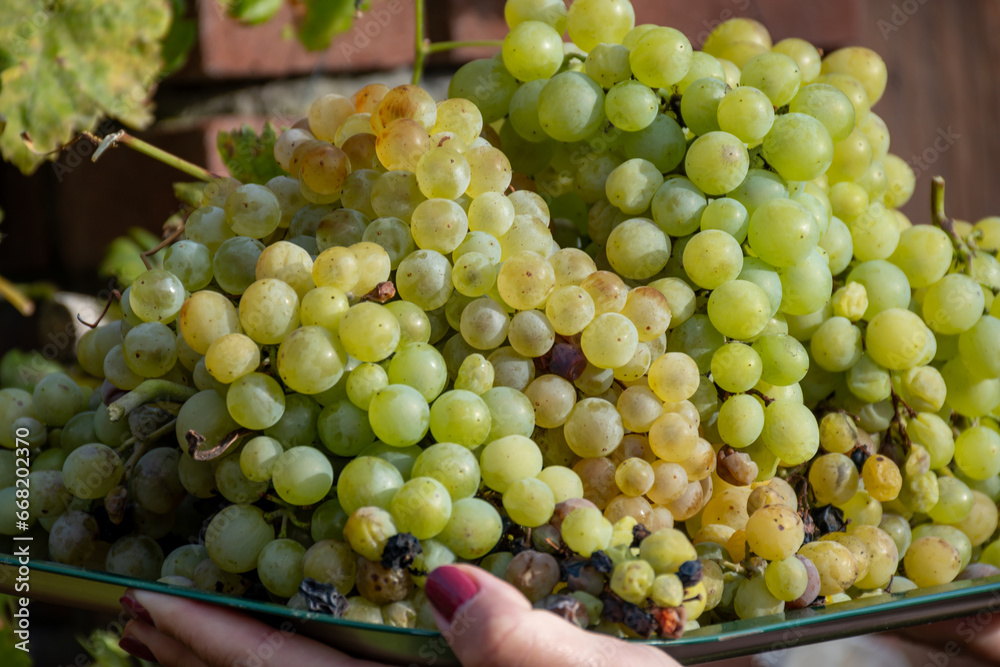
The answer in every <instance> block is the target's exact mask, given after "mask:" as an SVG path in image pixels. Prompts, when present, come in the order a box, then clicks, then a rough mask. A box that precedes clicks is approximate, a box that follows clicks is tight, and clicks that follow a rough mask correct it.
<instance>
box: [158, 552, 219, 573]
mask: <svg viewBox="0 0 1000 667" xmlns="http://www.w3.org/2000/svg"><path fill="white" fill-rule="evenodd" d="M206 558H208V551H207V550H206V549H205V547H204V546H202V545H200V544H185V545H182V546H179V547H177V548H176V549H174V550H173V551H171V552H170V553H169V554H167V557H166V558H164V559H163V565H162V566H161V567H160V576H161V577H170V576H180V577H185V578H187V579H193V578H194V570H195V568H196V567H198V564H199V563H200V562H201V561H203V560H205V559H206Z"/></svg>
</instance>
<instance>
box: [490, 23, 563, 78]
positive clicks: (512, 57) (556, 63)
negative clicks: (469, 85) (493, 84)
mask: <svg viewBox="0 0 1000 667" xmlns="http://www.w3.org/2000/svg"><path fill="white" fill-rule="evenodd" d="M502 53H503V64H504V67H506V68H507V71H508V72H510V73H511V75H513V76H514V78H516V79H518V80H520V81H534V80H535V79H547V78H549V77H550V76H552V75H553V74H555V73H556V72H557V71H559V68H560V67H561V66H562V61H563V44H562V37H561V36H560V34H559V32H557V31H556V29H555V28H553V27H552V26H551V25H549V24H548V23H544V22H542V21H535V20H528V21H523V22H521V23H518V24H516V25H514V26H512V27H511V29H510V32H508V33H507V35H506V36H505V37H504V40H503V50H502Z"/></svg>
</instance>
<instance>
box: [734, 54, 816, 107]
mask: <svg viewBox="0 0 1000 667" xmlns="http://www.w3.org/2000/svg"><path fill="white" fill-rule="evenodd" d="M740 69H741V74H740V86H741V87H742V86H750V87H752V88H757V89H758V90H760V91H762V92H763V93H764V94H765V95H767V97H768V98H769V99H770V100H771V103H772V104H773V105H774V106H775V107H781V106H784V105H786V104H788V103H789V102H791V101H792V98H794V97H795V94H796V93H797V92H798V91H799V86H800V85H801V83H802V73H801V72H800V71H799V66H798V64H796V62H795V61H794V60H793V59H792V58H790V57H789V56H787V55H785V54H783V53H777V52H771V53H762V54H761V55H759V56H756V57H754V58H752V59H750V61H748V62H747V63H746V64H745V65H743V67H741V68H740Z"/></svg>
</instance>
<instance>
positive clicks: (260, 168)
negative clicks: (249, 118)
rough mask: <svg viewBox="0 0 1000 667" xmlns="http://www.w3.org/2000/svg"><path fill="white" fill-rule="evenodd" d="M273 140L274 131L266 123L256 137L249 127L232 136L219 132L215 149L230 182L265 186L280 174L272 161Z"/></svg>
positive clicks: (274, 137)
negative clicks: (236, 181)
mask: <svg viewBox="0 0 1000 667" xmlns="http://www.w3.org/2000/svg"><path fill="white" fill-rule="evenodd" d="M276 138H277V135H276V134H275V132H274V127H273V126H272V125H271V123H270V122H268V123H267V124H265V125H264V129H263V130H261V132H260V134H257V132H256V131H255V130H254V129H253V128H252V127H250V126H249V125H244V126H243V127H241V128H239V129H236V130H233V131H232V132H226V131H222V132H219V136H218V137H217V138H216V142H215V145H216V148H217V149H218V151H219V155H220V156H221V157H222V162H223V164H225V165H226V169H228V170H229V173H230V174H231V175H232V177H233V178H235V179H237V180H238V181H240V182H242V183H266V182H267V181H269V180H271V179H272V178H274V177H275V176H281V175H282V174H284V172H283V171H282V170H281V167H279V166H278V163H277V162H276V161H275V159H274V140H275V139H276Z"/></svg>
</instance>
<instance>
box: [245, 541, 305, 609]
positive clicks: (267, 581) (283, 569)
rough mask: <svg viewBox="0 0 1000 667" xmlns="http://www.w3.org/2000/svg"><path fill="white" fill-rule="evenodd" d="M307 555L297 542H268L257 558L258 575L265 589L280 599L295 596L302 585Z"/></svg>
mask: <svg viewBox="0 0 1000 667" xmlns="http://www.w3.org/2000/svg"><path fill="white" fill-rule="evenodd" d="M305 553H306V548H305V547H304V546H302V545H301V544H299V543H298V542H296V541H295V540H289V539H286V538H281V539H277V540H272V541H271V542H268V543H267V544H266V545H265V546H264V548H263V549H261V550H260V553H259V554H258V556H257V575H258V576H259V577H260V582H261V583H262V584H264V588H266V589H267V590H268V591H270V592H271V593H274V594H275V595H277V596H278V597H283V598H288V597H291V596H293V595H295V593H296V592H297V591H298V590H299V584H301V583H302V578H303V574H302V561H303V557H304V556H305Z"/></svg>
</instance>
